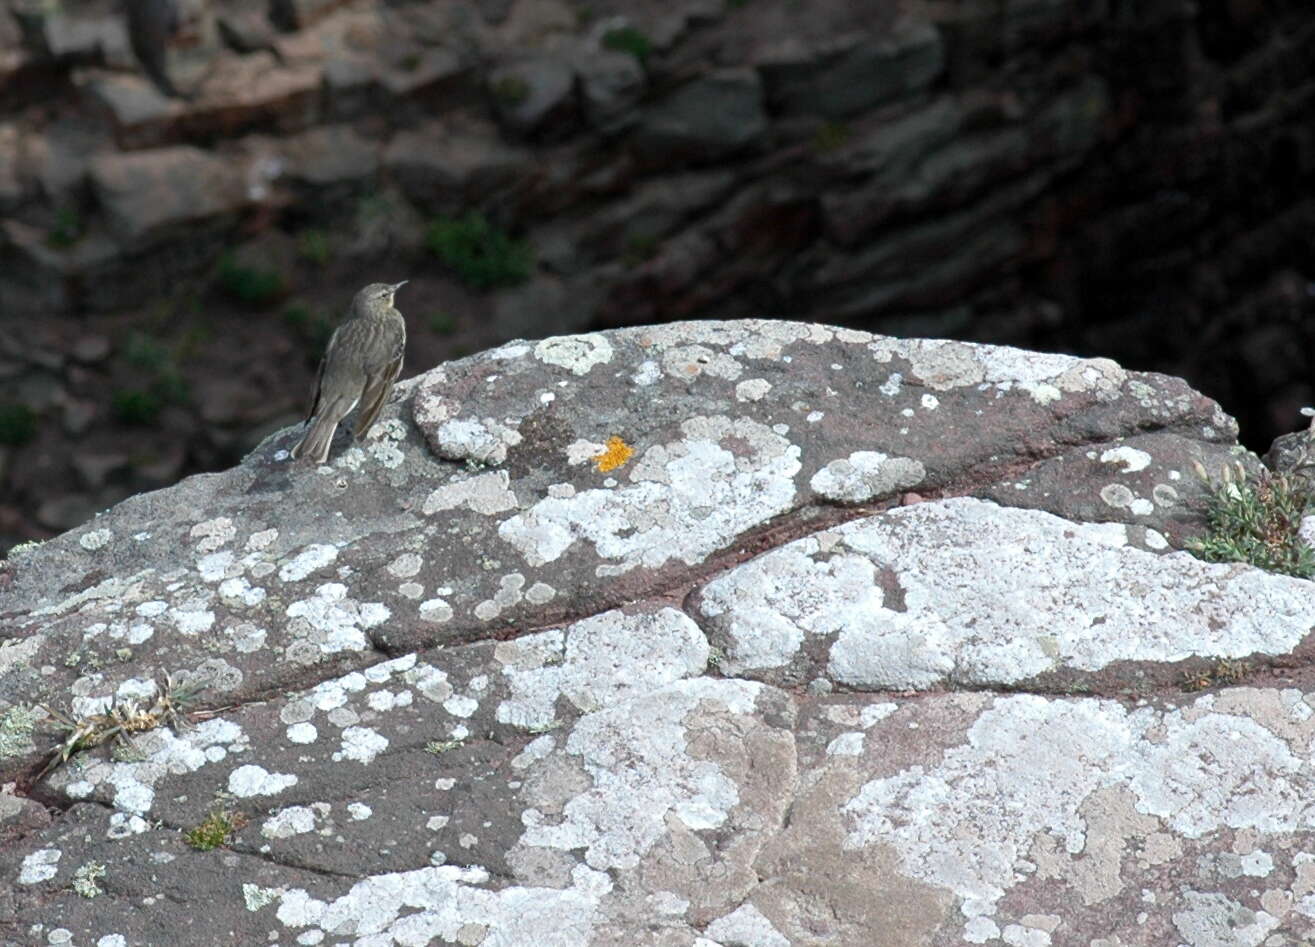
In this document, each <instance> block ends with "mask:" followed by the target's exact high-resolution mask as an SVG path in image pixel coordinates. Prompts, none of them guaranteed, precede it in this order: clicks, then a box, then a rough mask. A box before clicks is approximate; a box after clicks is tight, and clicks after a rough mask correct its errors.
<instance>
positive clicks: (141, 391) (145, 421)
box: [110, 388, 164, 427]
mask: <svg viewBox="0 0 1315 947" xmlns="http://www.w3.org/2000/svg"><path fill="white" fill-rule="evenodd" d="M110 407H111V408H112V409H113V411H114V416H115V417H116V418H118V419H119V420H120V421H122V422H123V423H124V424H132V425H135V426H137V427H150V426H151V425H152V424H154V423H155V422H156V421H157V420H159V418H160V412H161V411H162V410H164V401H163V400H162V399H161V398H160V396H159V395H157V394H155V393H153V392H151V391H150V390H148V389H145V388H120V389H118V390H117V391H115V392H114V394H112V395H111V396H110Z"/></svg>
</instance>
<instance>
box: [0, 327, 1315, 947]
mask: <svg viewBox="0 0 1315 947" xmlns="http://www.w3.org/2000/svg"><path fill="white" fill-rule="evenodd" d="M295 436H296V431H295V430H283V431H279V432H277V433H275V434H273V435H271V436H270V437H269V438H267V439H266V441H265V442H264V443H263V444H262V445H261V446H260V447H259V448H258V449H257V450H256V451H254V452H253V453H252V454H251V455H250V456H249V457H248V458H247V459H246V460H245V461H244V462H243V463H242V464H241V465H240V466H239V467H236V468H234V469H232V470H228V471H225V472H222V473H217V474H211V475H205V476H196V477H191V478H188V479H187V480H185V481H183V482H182V483H180V484H178V485H177V486H174V487H172V488H169V489H166V490H162V491H158V492H156V493H151V494H144V495H140V496H136V497H134V498H132V499H129V500H127V501H125V502H124V503H122V504H120V505H119V506H117V507H116V508H114V509H112V510H110V511H108V512H106V513H105V514H103V515H101V516H99V517H97V518H96V519H95V520H94V521H93V522H91V523H89V524H87V525H85V526H83V527H80V528H78V529H76V530H74V531H72V532H70V533H68V534H66V535H64V536H61V537H59V538H57V539H54V540H51V541H49V542H47V543H45V544H43V545H41V546H40V547H36V548H31V549H26V550H23V551H21V552H20V553H19V554H17V555H15V556H14V557H12V558H11V559H10V560H9V561H7V562H5V563H3V564H0V594H2V596H3V597H2V598H0V609H2V612H0V766H3V773H0V783H2V784H3V786H4V788H3V792H0V838H4V839H6V844H5V845H4V846H3V848H2V849H0V877H3V878H4V879H5V882H6V884H5V885H4V886H3V890H4V894H3V895H0V897H3V898H4V899H5V902H4V903H5V905H6V908H7V909H8V910H9V911H10V912H11V913H8V914H7V915H0V941H3V942H4V943H6V944H9V943H12V944H61V943H87V944H101V945H107V947H108V945H114V944H120V945H126V944H132V945H143V947H149V945H157V944H158V945H165V944H175V943H180V942H188V943H204V942H208V940H207V938H212V936H213V932H214V931H215V930H224V931H226V932H230V933H229V934H227V935H226V936H229V937H231V938H232V939H233V940H234V942H238V943H265V942H269V943H302V944H310V943H344V944H345V943H354V944H370V945H385V944H399V945H401V944H427V943H460V944H470V945H478V944H485V945H490V947H493V945H511V944H517V945H520V944H536V945H561V947H566V945H591V944H592V945H614V944H627V945H629V944H647V945H653V947H657V945H663V947H678V945H679V947H718V945H720V947H744V945H755V947H756V945H770V947H792V945H808V947H813V945H816V947H822V945H853V947H870V945H873V944H892V945H901V947H912V945H945V944H961V943H972V944H1012V945H1018V944H1027V945H1032V944H1036V945H1078V944H1082V945H1088V944H1093V943H1102V944H1106V945H1109V944H1120V943H1123V944H1128V943H1144V944H1187V945H1191V947H1208V945H1218V944H1252V945H1260V944H1267V945H1277V944H1297V943H1302V942H1306V941H1309V940H1310V939H1311V938H1312V937H1315V909H1313V908H1312V907H1311V888H1310V883H1309V876H1310V873H1311V867H1310V861H1311V856H1310V854H1309V852H1310V851H1311V846H1312V844H1315V836H1313V835H1312V829H1311V825H1312V818H1313V816H1312V809H1311V806H1312V803H1311V800H1312V799H1313V798H1315V777H1312V775H1311V773H1312V769H1313V767H1312V749H1311V748H1312V746H1315V710H1313V708H1315V679H1312V677H1311V675H1310V673H1309V671H1308V668H1307V663H1306V659H1305V654H1306V651H1307V646H1306V639H1307V638H1308V637H1309V635H1310V633H1311V631H1312V630H1313V629H1315V596H1312V595H1311V589H1312V585H1311V583H1310V582H1308V581H1303V580H1298V579H1294V578H1288V577H1284V576H1278V575H1272V574H1268V573H1264V572H1260V571H1258V570H1256V569H1254V568H1252V567H1250V566H1247V565H1242V564H1209V563H1204V562H1201V561H1199V560H1197V559H1195V558H1194V557H1192V556H1191V555H1189V554H1188V553H1186V552H1183V551H1181V549H1182V546H1183V544H1184V543H1185V542H1186V541H1187V540H1188V539H1189V538H1191V537H1192V536H1195V535H1199V533H1200V529H1201V521H1200V517H1199V515H1198V513H1197V510H1198V508H1199V501H1200V498H1201V492H1202V487H1201V484H1200V482H1199V480H1197V479H1196V477H1195V475H1194V474H1192V473H1191V470H1192V467H1193V462H1196V463H1200V464H1202V465H1204V466H1205V467H1206V468H1208V469H1218V468H1219V467H1220V465H1222V464H1225V463H1230V462H1233V461H1235V460H1237V459H1238V458H1242V459H1243V460H1244V462H1247V463H1252V464H1254V463H1255V459H1254V457H1249V456H1247V455H1245V452H1242V451H1241V450H1240V448H1238V447H1237V445H1236V443H1235V440H1234V439H1235V436H1236V426H1235V424H1234V423H1233V421H1232V419H1231V418H1229V417H1227V416H1226V415H1225V414H1224V413H1223V412H1222V411H1221V410H1220V409H1219V407H1218V406H1217V405H1216V404H1215V403H1214V402H1212V401H1210V400H1209V399H1207V398H1205V397H1203V396H1201V395H1200V394H1198V393H1196V392H1195V391H1193V390H1192V389H1191V388H1189V387H1188V386H1187V385H1186V384H1184V383H1183V382H1181V381H1180V380H1178V379H1175V378H1171V377H1167V376H1162V375H1151V374H1142V373H1136V372H1130V371H1126V370H1124V369H1123V368H1121V367H1119V366H1118V365H1116V364H1115V363H1113V362H1111V361H1108V360H1101V359H1096V360H1089V361H1083V360H1078V359H1074V358H1070V357H1066V356H1057V355H1041V354H1035V353H1027V352H1022V351H1019V350H1015V349H1007V348H993V347H986V346H976V345H971V344H967V343H957V342H935V341H916V340H913V341H904V340H898V339H893V338H888V337H881V336H871V335H869V334H867V333H863V332H858V331H854V330H846V329H835V328H829V327H825V326H821V325H815V324H804V323H789V322H766V321H740V322H724V323H709V322H704V323H676V324H668V325H664V326H657V327H648V328H634V329H625V330H617V331H612V332H606V333H596V334H589V335H578V336H565V337H557V338H550V339H546V340H543V341H539V342H513V343H509V344H507V345H504V346H502V347H499V348H496V349H493V350H491V351H487V352H484V353H482V354H479V355H476V356H473V357H470V358H467V359H463V360H461V361H458V362H453V363H449V364H444V365H441V366H439V367H437V368H434V369H432V370H431V371H429V372H427V373H425V374H423V375H421V376H420V377H419V378H417V379H415V380H413V381H410V382H406V383H403V384H402V385H400V386H399V388H398V391H397V394H396V396H395V398H394V402H393V404H392V405H390V407H389V408H388V409H387V410H386V412H385V415H384V418H383V420H382V422H381V423H380V425H379V426H378V428H377V429H376V433H375V434H374V436H372V437H371V438H370V439H368V440H367V441H365V442H364V443H362V444H349V443H348V439H347V437H346V435H345V434H344V435H340V437H339V439H338V443H337V444H336V447H335V450H334V453H333V455H332V460H331V463H329V464H328V465H326V466H322V467H319V468H310V467H299V466H296V465H293V464H291V463H290V462H289V461H288V459H287V453H286V451H287V448H288V447H289V446H290V445H291V444H292V443H293V441H294V440H295ZM1221 669H1224V670H1226V671H1227V674H1225V673H1224V670H1221ZM1188 678H1190V679H1191V680H1199V679H1202V678H1203V680H1204V684H1205V685H1207V686H1211V685H1213V684H1215V682H1219V681H1224V682H1226V683H1227V686H1212V689H1211V690H1210V692H1209V693H1195V694H1194V693H1189V692H1187V690H1186V689H1185V686H1184V682H1185V680H1187V679H1188ZM196 684H203V685H204V686H205V690H203V691H202V692H201V694H200V695H199V697H196V698H194V700H195V702H193V703H185V702H183V695H184V691H185V689H186V687H187V686H189V685H196ZM164 696H168V697H169V698H170V699H171V700H173V701H174V702H175V705H174V709H175V710H177V711H178V712H179V715H180V717H181V718H182V719H180V720H178V721H176V723H177V725H176V726H169V725H167V724H166V725H159V724H165V723H166V721H165V720H164V719H163V717H161V718H158V719H152V720H149V721H147V720H144V719H143V718H144V715H145V714H146V713H147V712H148V711H152V710H153V711H155V712H156V713H159V714H162V715H164V716H167V710H168V708H167V707H165V706H164V705H162V704H160V703H159V701H160V700H161V698H162V697H164ZM44 708H49V709H51V710H57V711H59V712H60V713H61V714H64V715H67V716H68V717H69V718H71V719H74V720H81V721H89V720H94V719H95V717H96V715H98V714H101V715H104V714H110V713H117V714H119V715H120V719H121V720H130V721H136V722H137V723H141V724H142V726H141V728H140V730H136V729H134V732H132V734H131V738H130V739H129V740H126V741H124V742H122V743H121V744H116V745H106V744H102V745H98V746H92V747H90V748H87V749H84V750H82V751H80V752H78V753H76V754H74V755H73V758H72V759H70V760H69V761H68V762H67V763H65V764H63V765H60V766H57V767H56V768H54V769H53V770H52V771H51V772H50V773H49V774H47V775H44V776H39V775H38V773H39V770H40V768H41V766H42V763H43V761H44V760H45V759H46V758H47V756H48V754H49V753H50V751H51V750H52V748H53V747H54V746H55V744H56V742H57V740H58V739H59V727H58V726H56V722H55V720H54V718H53V717H52V716H51V715H50V714H49V713H48V712H47V710H46V709H44ZM184 722H187V723H189V725H187V726H183V723H184ZM151 724H156V725H154V726H152V725H151ZM216 819H219V820H220V822H219V824H220V826H221V829H222V831H220V833H219V837H218V842H219V843H220V844H219V847H216V848H213V849H212V850H199V849H197V848H195V847H193V846H192V845H189V842H188V839H189V838H190V839H191V840H192V841H193V842H195V841H196V840H197V839H198V838H199V835H200V831H199V829H200V828H203V827H204V826H205V825H207V824H210V825H212V826H213V824H214V822H215V820H216ZM207 820H209V822H208V821H207Z"/></svg>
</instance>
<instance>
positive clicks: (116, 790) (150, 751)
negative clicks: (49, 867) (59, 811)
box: [52, 717, 249, 834]
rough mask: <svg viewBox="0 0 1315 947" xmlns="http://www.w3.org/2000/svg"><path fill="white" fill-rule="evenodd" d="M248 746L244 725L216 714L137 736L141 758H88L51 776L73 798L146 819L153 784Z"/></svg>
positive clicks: (134, 739) (135, 745)
mask: <svg viewBox="0 0 1315 947" xmlns="http://www.w3.org/2000/svg"><path fill="white" fill-rule="evenodd" d="M248 745H249V744H248V741H247V737H246V735H245V733H243V731H242V728H241V727H239V726H238V725H237V724H235V723H232V722H231V721H228V720H224V719H222V718H218V717H217V718H214V719H212V720H205V721H202V722H201V723H199V724H197V725H196V726H195V727H188V728H185V729H181V730H179V731H178V732H175V731H173V730H171V729H170V728H168V727H158V728H156V729H154V730H150V731H146V732H144V733H137V734H133V736H132V749H133V752H134V754H135V755H136V756H138V757H140V759H138V760H137V761H134V762H122V761H118V760H114V759H97V758H90V759H89V760H88V761H87V762H85V763H84V764H83V766H82V767H81V768H80V769H78V770H76V771H74V770H57V771H56V773H55V775H54V776H53V777H52V779H53V780H54V781H55V782H56V783H57V784H58V783H61V782H62V783H64V785H63V790H64V792H65V793H67V794H68V795H69V797H70V798H73V799H87V798H91V797H92V796H99V797H108V800H109V802H110V803H111V804H112V805H113V806H114V807H115V808H116V809H118V810H120V813H123V814H127V815H131V816H136V817H142V816H146V815H147V814H148V813H149V812H150V809H151V806H152V805H153V804H154V802H155V786H156V784H157V783H159V781H160V780H162V779H164V778H165V777H166V776H168V775H170V774H174V775H177V774H182V773H191V772H195V771H196V770H198V769H200V768H201V767H203V766H206V765H208V764H211V763H218V762H221V761H223V760H225V759H227V757H228V756H229V755H230V754H232V753H240V752H242V751H243V750H245V749H247V747H248ZM121 827H122V830H123V831H124V833H125V834H134V832H140V831H143V830H144V829H145V824H144V823H142V827H141V828H137V829H134V828H133V825H132V824H131V823H128V822H123V823H121Z"/></svg>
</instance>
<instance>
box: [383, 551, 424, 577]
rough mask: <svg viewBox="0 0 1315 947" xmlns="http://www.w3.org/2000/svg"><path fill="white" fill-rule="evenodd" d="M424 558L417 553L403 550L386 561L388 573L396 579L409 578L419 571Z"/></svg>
mask: <svg viewBox="0 0 1315 947" xmlns="http://www.w3.org/2000/svg"><path fill="white" fill-rule="evenodd" d="M422 565H424V560H423V559H421V558H420V556H419V555H418V554H417V553H414V552H404V553H402V554H401V555H400V556H398V557H397V558H396V559H394V560H393V561H392V562H390V563H388V573H389V575H392V576H394V577H395V578H398V579H410V578H413V577H414V576H415V575H416V574H417V573H419V572H420V567H421V566H422Z"/></svg>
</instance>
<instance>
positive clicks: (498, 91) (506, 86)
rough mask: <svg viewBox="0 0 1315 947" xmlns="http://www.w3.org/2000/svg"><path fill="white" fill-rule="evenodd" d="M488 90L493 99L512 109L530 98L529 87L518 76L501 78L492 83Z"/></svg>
mask: <svg viewBox="0 0 1315 947" xmlns="http://www.w3.org/2000/svg"><path fill="white" fill-rule="evenodd" d="M490 89H491V90H492V92H493V97H494V98H495V99H497V100H498V101H499V102H501V103H502V104H503V105H506V106H510V107H512V108H515V107H516V106H517V105H520V104H521V103H522V102H524V101H525V100H526V99H528V98H529V97H530V85H529V83H528V82H526V81H525V80H524V79H522V78H521V77H520V76H502V77H501V78H499V79H497V80H495V81H494V83H493V85H492V86H490Z"/></svg>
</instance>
